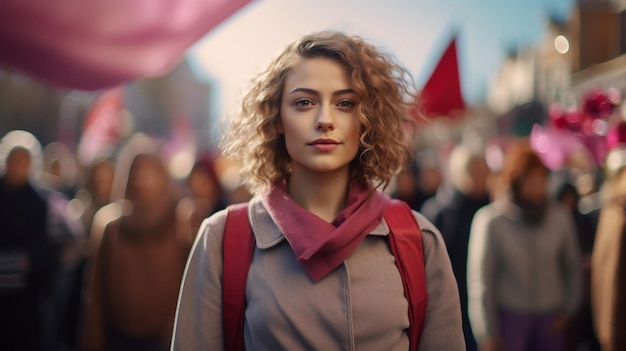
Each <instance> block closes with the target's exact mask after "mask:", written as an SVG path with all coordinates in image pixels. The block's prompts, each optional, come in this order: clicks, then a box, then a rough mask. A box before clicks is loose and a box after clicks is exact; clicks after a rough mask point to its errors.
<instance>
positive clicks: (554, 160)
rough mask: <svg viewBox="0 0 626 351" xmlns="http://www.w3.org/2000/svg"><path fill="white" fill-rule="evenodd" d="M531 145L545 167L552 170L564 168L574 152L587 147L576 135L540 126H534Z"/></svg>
mask: <svg viewBox="0 0 626 351" xmlns="http://www.w3.org/2000/svg"><path fill="white" fill-rule="evenodd" d="M530 144H531V146H532V147H533V149H534V150H535V152H536V153H537V155H539V158H541V160H542V161H543V163H544V165H545V166H546V167H548V168H549V169H551V170H559V169H561V168H563V166H565V165H566V164H567V162H568V159H569V157H570V156H571V155H572V154H573V153H574V152H576V151H577V150H579V149H580V148H582V147H585V145H584V144H583V142H582V141H581V140H580V138H579V137H578V136H577V135H576V134H575V133H573V132H571V131H567V130H563V129H557V128H554V127H551V126H547V127H542V126H541V125H539V124H535V125H533V128H532V130H531V132H530Z"/></svg>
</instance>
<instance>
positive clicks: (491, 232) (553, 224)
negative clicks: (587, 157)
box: [467, 200, 582, 340]
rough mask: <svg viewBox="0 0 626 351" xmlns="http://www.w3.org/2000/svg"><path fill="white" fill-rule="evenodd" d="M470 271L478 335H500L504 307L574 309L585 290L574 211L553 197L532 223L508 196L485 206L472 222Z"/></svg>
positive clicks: (472, 312) (479, 337) (534, 310)
mask: <svg viewBox="0 0 626 351" xmlns="http://www.w3.org/2000/svg"><path fill="white" fill-rule="evenodd" d="M467 272H468V275H467V282H468V283H467V285H468V297H469V317H470V322H471V325H472V330H473V332H474V335H475V336H476V338H477V340H484V339H486V338H492V337H496V336H498V334H499V328H498V323H497V320H498V317H497V315H498V311H500V310H507V311H512V312H518V313H523V314H541V313H552V312H563V313H566V314H570V315H571V314H573V313H574V311H575V310H576V308H577V307H578V304H579V303H580V299H581V296H582V271H581V268H580V252H579V248H578V242H577V239H576V229H575V227H574V222H573V219H572V217H571V215H570V213H569V212H568V211H567V210H566V208H565V207H564V206H562V205H561V204H557V203H551V204H550V205H549V207H548V208H547V213H546V216H545V219H544V221H543V222H542V223H541V224H539V225H538V226H536V227H529V226H528V225H526V224H524V223H523V221H522V220H521V213H520V210H519V208H518V207H516V206H514V205H513V204H512V203H510V202H509V201H505V200H499V201H497V202H494V203H492V204H489V205H487V206H485V207H483V208H482V209H480V210H479V211H478V212H477V213H476V215H475V216H474V220H473V222H472V227H471V233H470V245H469V253H468V269H467Z"/></svg>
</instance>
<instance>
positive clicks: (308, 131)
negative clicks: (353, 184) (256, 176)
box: [278, 58, 359, 176]
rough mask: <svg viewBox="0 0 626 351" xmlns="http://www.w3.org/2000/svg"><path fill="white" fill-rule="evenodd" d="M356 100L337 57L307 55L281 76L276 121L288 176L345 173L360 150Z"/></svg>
mask: <svg viewBox="0 0 626 351" xmlns="http://www.w3.org/2000/svg"><path fill="white" fill-rule="evenodd" d="M358 103H359V97H358V95H357V94H356V92H355V91H354V90H353V89H352V85H351V84H350V81H349V79H348V76H347V74H346V72H345V70H344V68H343V67H342V66H341V65H340V64H339V63H338V62H337V61H335V60H332V59H329V58H311V59H306V60H304V61H302V63H301V64H299V65H298V66H296V68H295V69H294V70H293V71H292V72H291V73H290V74H289V75H288V76H287V78H286V80H285V85H284V87H283V95H282V101H281V108H280V123H279V125H278V131H279V132H280V133H284V135H285V143H286V146H287V152H288V153H289V156H290V157H291V160H292V176H293V175H296V174H298V173H300V172H303V173H332V172H346V173H347V172H348V169H349V163H350V161H352V160H353V159H354V157H355V156H356V154H357V152H358V150H359V119H358V116H357V113H358V112H357V111H358V108H357V106H358Z"/></svg>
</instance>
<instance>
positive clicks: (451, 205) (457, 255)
mask: <svg viewBox="0 0 626 351" xmlns="http://www.w3.org/2000/svg"><path fill="white" fill-rule="evenodd" d="M488 173H489V168H488V166H487V163H486V161H485V158H484V154H482V153H479V152H477V151H473V150H472V149H470V148H469V147H467V146H465V145H463V144H460V145H457V146H456V147H455V148H454V150H452V152H451V154H450V159H449V180H450V184H449V186H448V187H445V188H444V187H442V188H441V189H440V191H438V194H437V195H436V196H435V197H433V198H431V199H429V200H428V201H426V203H424V205H423V207H422V212H423V213H424V215H425V216H426V217H427V218H428V219H430V220H431V222H433V224H435V226H437V227H438V228H440V230H441V234H442V236H443V239H444V241H445V243H446V247H447V249H448V255H449V256H450V262H451V263H452V270H453V272H454V276H455V278H456V281H457V284H458V287H459V295H460V298H461V310H462V311H461V312H462V318H463V334H464V336H465V345H466V347H467V350H468V351H472V350H476V349H477V348H476V341H475V340H474V336H473V334H472V330H471V328H470V324H469V318H468V315H467V279H466V276H467V274H466V271H467V247H468V242H469V233H470V226H471V223H472V219H473V217H474V214H475V213H476V211H478V209H480V208H481V207H483V206H485V205H487V204H488V203H489V201H490V200H489V192H488V188H487V179H488V177H487V175H488Z"/></svg>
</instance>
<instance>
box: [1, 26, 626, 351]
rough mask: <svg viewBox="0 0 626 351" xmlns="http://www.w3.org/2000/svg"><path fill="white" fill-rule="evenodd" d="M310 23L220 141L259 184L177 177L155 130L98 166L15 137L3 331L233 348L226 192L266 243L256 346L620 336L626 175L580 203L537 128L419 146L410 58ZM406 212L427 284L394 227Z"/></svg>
mask: <svg viewBox="0 0 626 351" xmlns="http://www.w3.org/2000/svg"><path fill="white" fill-rule="evenodd" d="M301 40H302V41H301V42H294V43H293V44H292V45H290V46H288V47H287V48H286V49H285V52H284V53H283V54H282V55H279V56H278V57H277V58H276V59H275V61H273V62H272V63H271V64H270V66H269V67H268V69H267V71H266V72H264V73H263V74H262V75H260V76H259V77H260V78H259V79H258V80H256V81H255V84H254V86H253V88H252V89H251V91H250V92H249V93H248V95H246V97H245V98H244V102H243V104H242V111H241V114H240V116H239V119H235V120H234V122H233V124H232V125H231V129H230V130H229V132H228V133H227V135H226V137H225V139H224V140H225V142H224V144H223V145H222V146H223V148H224V150H223V151H224V152H225V154H227V155H228V156H231V157H233V158H234V159H237V160H238V161H241V163H240V166H241V168H240V169H241V171H242V174H243V175H244V176H245V177H244V178H243V179H245V180H246V182H247V183H245V184H244V183H241V184H238V186H228V187H226V186H225V184H226V183H232V181H231V179H224V177H228V175H225V174H226V172H223V173H221V172H220V170H219V169H218V167H217V161H218V160H219V158H218V157H216V156H215V155H213V154H210V155H201V156H199V157H197V160H196V163H195V165H194V167H193V168H191V169H190V172H189V174H188V175H187V176H186V177H185V178H184V179H176V178H174V177H173V176H172V173H171V172H170V170H169V169H168V165H167V164H165V162H164V159H163V154H162V150H161V148H160V144H159V142H158V141H157V140H156V139H153V138H151V137H148V136H146V135H144V134H140V133H138V134H135V135H133V136H132V137H131V138H129V139H128V140H127V141H126V142H125V144H124V145H123V147H121V148H120V150H119V152H117V153H116V154H115V155H108V156H106V157H102V158H97V159H95V160H93V162H92V163H91V164H89V165H78V163H77V162H76V159H75V157H74V155H73V154H72V152H69V151H68V150H67V149H64V148H63V147H61V146H60V145H58V144H55V145H54V147H55V149H58V150H65V151H64V152H61V153H53V152H49V153H46V152H44V153H42V154H43V157H44V161H43V162H42V165H43V168H42V169H36V167H35V163H36V162H35V161H36V158H37V157H39V156H40V155H38V154H34V152H33V150H32V149H31V148H30V146H32V143H30V144H29V145H19V144H16V145H8V146H7V145H3V147H4V149H5V151H6V156H5V157H4V159H3V160H2V162H3V164H4V172H3V174H2V175H1V177H0V297H1V298H0V311H2V313H0V345H1V346H2V349H6V350H25V351H30V350H33V351H34V350H37V351H41V350H46V351H48V350H49V351H74V350H81V351H82V350H84V351H105V350H115V351H125V350H150V351H151V350H155V351H159V350H168V349H170V347H171V348H172V349H173V350H196V349H200V348H211V349H212V348H215V349H223V348H224V342H225V341H227V340H226V336H225V335H224V334H228V331H227V329H226V326H225V325H222V318H223V316H222V314H221V312H222V310H223V309H224V310H225V309H226V308H227V307H229V306H227V304H228V303H232V301H231V300H229V299H226V297H225V296H223V294H222V290H220V288H221V286H222V284H223V278H224V277H223V276H224V270H225V268H224V265H225V263H224V262H225V258H224V257H222V256H226V255H227V252H226V250H222V242H225V240H226V239H225V236H226V231H227V229H226V227H227V225H228V223H229V222H228V217H227V216H229V215H230V212H227V211H221V210H224V209H226V208H227V207H228V206H229V205H231V204H235V203H242V202H248V207H246V208H247V212H246V215H248V216H249V218H250V220H249V223H250V226H251V227H252V228H251V229H252V231H253V232H254V240H256V242H257V245H256V246H255V247H254V248H253V249H252V251H253V254H252V255H253V258H254V260H253V261H252V262H253V263H251V264H250V267H247V268H249V273H248V275H247V282H248V284H249V285H248V286H244V287H242V289H246V290H245V293H244V295H245V297H246V299H245V303H247V308H246V312H245V315H244V316H242V317H241V318H243V319H242V320H241V322H242V324H241V325H242V327H241V330H239V332H240V333H241V334H240V335H239V339H238V340H237V341H236V342H237V343H240V344H241V345H244V344H245V345H246V346H247V347H250V348H251V349H252V346H254V345H256V347H258V348H260V349H263V348H264V347H266V348H272V347H275V349H285V348H287V349H288V348H289V347H288V345H291V346H293V347H295V348H296V349H297V348H298V347H301V348H305V346H303V345H307V346H308V347H309V348H310V349H327V347H328V349H398V350H406V349H411V350H443V349H445V350H448V349H450V350H462V349H467V350H486V351H516V350H519V351H528V350H539V351H542V350H546V351H548V350H550V351H553V350H557V351H558V350H563V351H593V350H603V351H606V350H621V349H623V348H624V345H625V344H624V339H623V335H622V334H621V333H620V328H623V325H624V316H625V315H626V312H624V306H626V304H624V303H623V302H622V300H620V298H621V297H623V296H624V284H623V279H621V281H620V279H619V278H620V277H623V273H624V271H623V269H624V259H625V258H624V257H625V253H624V251H625V250H624V248H623V247H624V242H626V241H624V239H623V237H624V231H625V229H624V228H626V226H625V225H624V221H623V219H624V218H625V216H624V201H625V200H624V199H626V191H624V189H626V187H625V186H624V185H623V183H624V179H625V177H624V174H626V172H623V171H616V172H614V174H612V175H611V177H610V178H609V179H608V180H607V182H606V184H607V185H606V186H607V188H608V189H609V191H607V192H604V193H603V194H604V195H605V196H604V197H603V201H602V202H601V205H602V206H601V208H598V209H597V210H596V211H594V212H591V213H584V214H583V213H582V212H581V211H579V210H578V208H579V207H578V202H579V201H580V194H579V193H578V190H577V187H576V186H573V185H572V184H569V183H568V182H567V181H563V182H562V184H559V186H558V187H557V188H556V189H557V191H552V189H551V188H550V186H549V184H550V180H551V176H552V172H551V171H550V170H549V169H548V168H547V167H546V166H545V165H544V163H543V162H542V159H541V158H540V156H539V155H538V154H537V153H536V151H535V150H534V148H533V147H532V145H531V144H530V141H529V139H528V138H524V137H517V138H515V140H512V141H511V142H510V143H509V144H508V145H507V146H506V149H505V150H504V152H505V156H504V158H503V160H504V161H503V163H502V164H501V165H500V167H499V168H497V169H494V168H493V167H492V166H491V165H490V164H488V162H487V159H486V156H485V150H484V149H480V148H475V147H474V146H473V145H468V144H465V143H463V142H462V141H459V143H458V144H457V145H455V146H454V148H453V149H452V151H451V152H450V153H449V154H448V155H446V157H441V155H442V154H440V153H439V152H438V151H439V150H437V149H428V150H422V152H419V153H416V154H415V157H412V158H411V157H409V158H408V162H405V159H406V151H407V145H404V144H403V140H404V139H403V138H404V137H405V136H406V135H405V134H404V132H405V122H406V120H405V119H406V118H407V114H406V109H404V108H405V107H407V106H405V105H403V103H404V102H403V101H404V100H403V99H404V97H405V95H406V94H411V93H412V91H411V90H410V87H409V81H408V80H406V79H405V78H403V77H402V76H401V77H398V76H397V74H398V73H402V72H404V71H403V69H402V68H401V66H399V65H397V64H395V63H394V62H393V60H392V59H390V58H389V57H388V56H386V55H385V54H383V53H381V52H379V51H378V50H376V49H375V47H374V46H372V45H371V44H368V43H367V42H365V41H364V40H362V39H359V38H358V37H350V36H346V35H344V34H342V33H336V32H320V33H316V34H312V35H310V36H306V37H303V38H302V39H301ZM365 66H367V67H370V66H372V67H373V68H372V71H371V72H370V71H367V72H364V71H361V69H362V67H365ZM381 92H384V94H383V93H381ZM414 101H415V100H414ZM242 135H243V136H245V137H242ZM3 140H4V139H3ZM46 149H47V148H46ZM51 149H52V148H51ZM336 150H338V151H336ZM55 155H56V156H55ZM59 155H64V157H61V156H59ZM357 155H358V156H357ZM68 159H69V161H68ZM68 165H69V166H68ZM403 165H404V166H403ZM66 167H70V168H72V169H73V172H71V174H72V176H71V177H68V176H67V174H66V173H64V169H65V168H66ZM398 169H401V171H400V172H399V173H398V172H397V170H398ZM245 186H247V187H245ZM394 198H395V199H400V200H403V201H404V203H405V204H408V205H409V206H410V208H408V207H407V211H404V210H400V208H399V207H393V206H392V205H391V204H394V203H396V202H395V201H394V200H393V199H394ZM387 208H392V210H387ZM411 209H412V210H413V212H412V211H410V210H411ZM407 214H408V217H409V220H407V221H408V222H409V223H410V224H411V226H417V227H411V228H418V229H419V230H417V231H418V232H419V235H420V236H419V237H417V238H419V239H418V240H417V241H418V243H419V245H418V247H419V248H418V250H420V251H421V255H423V257H420V260H421V261H419V262H420V263H419V264H420V265H423V269H421V267H420V270H418V275H420V274H421V276H420V277H421V278H420V279H422V280H421V281H420V284H421V286H420V284H417V285H415V284H414V282H415V281H410V279H417V278H410V277H411V276H414V274H415V270H414V269H413V268H412V267H411V266H408V267H409V268H407V261H403V260H405V259H406V256H403V254H400V253H399V252H403V250H405V249H406V248H401V249H398V247H397V245H399V244H397V243H396V241H394V240H406V238H404V239H396V238H399V237H400V236H399V234H397V233H396V230H397V229H398V227H396V225H397V222H395V220H398V218H402V216H405V217H406V216H407ZM207 218H208V219H207ZM404 219H406V218H404ZM400 222H402V220H400ZM405 223H406V222H405ZM404 229H406V228H404ZM387 236H389V239H388V240H386V237H387ZM399 242H402V241H399ZM404 243H406V241H405V242H404ZM413 253H415V251H413ZM407 277H409V278H407ZM407 279H409V280H407ZM407 281H409V282H408V283H407ZM616 282H618V283H619V284H617V285H616V284H615V283H616ZM424 283H425V284H424ZM455 283H456V284H455ZM424 285H425V287H424ZM416 286H417V288H415V287H416ZM411 289H414V290H411ZM415 289H417V290H415ZM419 289H423V290H419ZM227 300H228V301H227ZM420 309H421V310H420ZM407 310H408V311H409V313H408V314H407V312H406V311H407ZM243 325H245V327H243ZM383 345H384V346H383Z"/></svg>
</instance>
